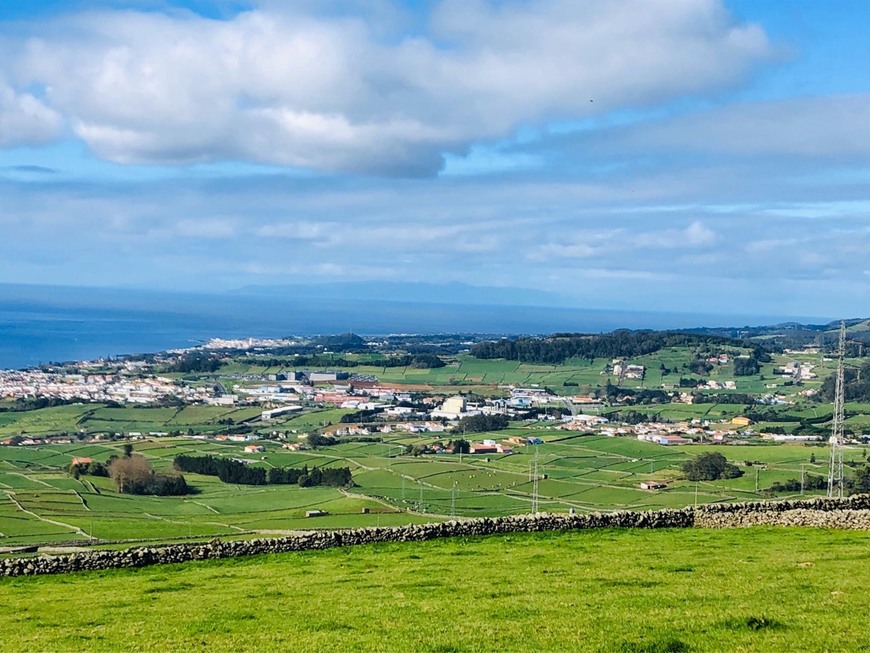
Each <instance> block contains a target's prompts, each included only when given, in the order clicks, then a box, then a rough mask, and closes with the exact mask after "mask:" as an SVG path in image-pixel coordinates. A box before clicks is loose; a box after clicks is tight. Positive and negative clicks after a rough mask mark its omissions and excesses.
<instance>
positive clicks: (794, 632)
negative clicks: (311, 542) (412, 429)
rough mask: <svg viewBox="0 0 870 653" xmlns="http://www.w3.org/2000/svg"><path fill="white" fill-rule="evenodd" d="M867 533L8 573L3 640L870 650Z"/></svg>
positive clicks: (597, 540)
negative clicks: (50, 573)
mask: <svg viewBox="0 0 870 653" xmlns="http://www.w3.org/2000/svg"><path fill="white" fill-rule="evenodd" d="M868 545H870V534H866V533H860V532H839V531H829V530H809V529H773V528H752V529H734V530H725V531H704V530H679V531H676V530H662V531H640V530H635V531H585V532H583V531H579V532H567V533H545V534H524V535H511V536H494V537H489V538H470V539H453V540H436V541H429V542H415V543H407V544H390V545H371V546H363V547H355V548H347V549H333V550H327V551H317V552H314V551H312V552H303V553H296V554H281V555H272V556H258V557H252V558H237V559H231V560H222V561H208V562H197V563H189V564H185V565H172V566H165V567H149V568H144V569H139V570H129V571H128V570H123V571H122V570H119V571H106V572H89V573H80V574H74V575H70V576H62V577H50V576H46V577H35V578H33V577H30V578H28V577H23V578H17V579H0V594H2V596H3V601H2V603H0V649H2V650H3V651H4V653H14V652H17V651H22V652H24V651H42V650H46V651H47V650H51V651H80V650H88V651H140V650H148V651H180V650H188V651H189V650H207V651H264V650H279V649H280V650H294V651H342V652H346V651H430V652H447V651H617V652H641V651H646V652H656V653H662V652H670V653H677V652H688V651H696V652H702V651H859V650H868V649H870V631H868V629H867V627H866V614H867V611H868V609H870V594H868V593H867V592H866V587H867V585H868V583H870V564H868V563H870V547H868Z"/></svg>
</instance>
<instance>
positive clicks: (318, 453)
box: [0, 427, 864, 546]
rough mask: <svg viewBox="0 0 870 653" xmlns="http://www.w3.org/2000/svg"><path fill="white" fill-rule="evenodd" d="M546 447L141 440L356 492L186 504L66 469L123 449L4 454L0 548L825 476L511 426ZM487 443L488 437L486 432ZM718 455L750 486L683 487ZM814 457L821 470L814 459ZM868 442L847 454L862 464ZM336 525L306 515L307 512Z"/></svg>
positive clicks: (739, 453) (201, 494) (783, 450)
mask: <svg viewBox="0 0 870 653" xmlns="http://www.w3.org/2000/svg"><path fill="white" fill-rule="evenodd" d="M510 432H512V433H525V434H527V435H538V436H540V437H542V438H543V439H544V444H541V445H538V446H528V447H517V448H516V450H515V453H513V454H510V455H489V456H480V455H476V456H475V455H465V456H458V455H450V454H444V455H438V456H421V457H413V456H408V455H399V454H400V452H402V451H403V449H404V445H406V444H409V443H420V442H428V441H432V438H425V437H420V436H410V435H408V436H398V437H397V436H386V440H385V441H384V442H381V443H375V442H345V443H342V444H338V445H335V446H329V447H322V448H319V449H317V450H309V451H296V452H292V451H287V450H286V449H283V448H281V446H280V444H279V443H276V442H268V441H265V442H263V441H261V442H262V444H264V446H265V447H266V451H265V452H263V453H258V454H249V453H245V452H244V444H243V443H228V442H227V443H221V442H214V441H201V440H193V439H190V438H186V437H175V438H153V439H149V440H144V441H139V442H137V443H135V451H136V452H137V453H140V454H142V455H144V456H146V457H147V458H148V459H149V460H150V461H151V462H152V465H153V466H154V467H155V469H166V468H169V467H171V465H172V460H173V459H174V457H175V456H176V455H179V454H182V453H185V454H195V455H203V454H212V455H217V456H225V457H230V458H235V459H241V460H246V461H248V462H249V464H252V465H255V466H262V467H265V468H269V467H273V466H274V467H302V466H303V465H307V466H308V467H309V468H313V467H318V466H324V467H327V466H342V467H344V466H348V467H350V468H351V470H352V472H353V479H354V483H355V486H354V487H353V488H350V489H348V490H340V489H336V488H326V487H316V488H300V487H297V486H282V485H279V486H240V485H227V484H224V483H222V482H220V481H219V480H218V479H216V478H214V477H208V476H199V475H196V474H186V475H185V476H186V478H187V481H188V483H189V484H191V485H192V486H194V487H195V488H196V490H197V494H194V495H191V496H187V497H145V496H130V495H122V494H119V493H117V492H116V491H115V488H114V486H113V484H112V482H111V481H110V480H109V479H107V478H100V477H92V476H82V477H81V478H80V479H78V480H77V479H74V478H73V477H72V476H70V474H69V473H68V468H69V464H70V461H71V460H72V458H73V457H74V456H87V457H91V458H93V459H94V460H106V459H107V458H108V457H109V456H110V455H113V454H115V455H118V454H120V453H121V444H120V443H105V444H85V445H44V446H32V447H0V533H2V536H0V546H17V545H24V544H33V543H47V542H69V541H82V540H91V539H98V540H113V541H115V540H155V541H158V540H159V541H163V540H172V539H178V538H210V537H216V536H220V537H239V536H246V535H249V534H252V533H270V534H271V533H281V532H284V531H291V530H298V529H308V528H335V527H354V526H365V525H371V526H373V525H378V524H380V525H391V524H404V523H414V522H424V521H432V520H437V519H445V518H449V517H451V516H454V515H455V516H460V517H462V516H475V517H477V516H499V515H506V514H516V513H525V512H530V511H531V510H532V502H533V492H534V489H533V486H534V483H533V480H532V475H533V469H534V465H535V460H536V459H537V464H538V473H539V476H540V480H539V484H538V485H539V487H538V497H539V509H540V510H541V511H550V512H567V511H569V510H571V509H573V510H575V511H577V512H583V511H599V510H616V509H629V508H630V509H635V510H637V509H640V510H643V509H654V508H662V507H679V506H685V505H689V504H692V503H695V502H701V503H702V502H710V501H739V500H746V499H752V498H759V497H761V496H763V495H762V494H760V493H759V492H756V484H757V487H758V488H759V489H764V488H766V487H768V486H770V484H771V483H773V482H774V481H780V482H782V481H786V480H788V479H792V478H800V476H801V473H802V471H804V472H806V473H816V474H820V475H822V474H824V473H825V471H826V468H827V449H825V448H822V447H814V446H801V445H768V446H728V447H721V446H719V447H714V446H712V445H709V446H705V445H695V446H692V447H683V448H673V447H670V448H669V447H662V446H659V445H655V444H651V443H647V442H640V441H637V440H633V439H626V438H607V437H602V436H589V435H578V434H570V433H565V432H560V431H548V430H546V429H544V428H542V427H537V428H535V427H529V428H526V429H522V428H514V429H511V431H510ZM478 437H479V438H483V437H486V435H485V434H481V435H480V436H478ZM713 450H715V451H721V452H723V453H725V454H726V456H727V457H728V458H729V459H730V460H731V461H732V462H735V463H737V464H741V465H742V464H743V462H744V461H751V462H754V464H753V465H752V466H751V467H744V470H745V472H746V473H745V475H744V476H743V477H741V478H737V479H731V480H723V481H711V482H700V483H692V482H688V481H680V480H675V479H676V478H677V477H678V476H679V472H678V469H679V466H680V465H681V464H682V462H684V461H685V460H686V459H687V458H688V457H689V456H693V455H697V454H698V453H700V452H701V451H713ZM811 456H814V457H815V460H816V462H815V463H810V459H811ZM863 456H864V451H863V450H862V449H861V448H859V447H853V448H851V449H849V450H847V459H850V458H851V459H855V460H860V459H862V457H863ZM645 480H660V481H665V482H667V483H668V485H669V487H668V489H667V490H664V491H647V490H642V489H640V487H639V483H640V482H641V481H645ZM315 509H316V510H322V511H325V512H328V513H329V514H328V515H327V516H323V517H318V518H316V519H313V518H306V517H305V513H306V511H308V510H315Z"/></svg>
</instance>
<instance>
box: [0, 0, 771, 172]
mask: <svg viewBox="0 0 870 653" xmlns="http://www.w3.org/2000/svg"><path fill="white" fill-rule="evenodd" d="M351 6H352V5H351ZM291 7H292V8H290V9H288V8H286V7H283V8H282V7H281V5H278V4H266V5H265V6H263V7H261V8H259V9H255V10H252V11H247V12H243V13H240V14H238V15H236V16H234V17H232V18H230V19H227V20H213V19H207V18H203V17H200V16H197V15H194V14H189V13H180V12H174V13H169V14H163V13H154V12H151V13H145V12H137V11H102V12H93V13H84V14H78V15H72V16H65V17H63V18H59V19H56V20H54V21H53V22H49V23H40V24H34V25H30V26H29V27H28V29H29V31H30V33H29V34H27V35H25V36H23V37H22V36H21V35H20V34H6V37H5V39H4V40H3V41H2V42H0V69H2V70H5V71H6V72H7V73H9V74H10V78H9V79H8V80H7V82H6V84H7V85H6V86H5V87H4V86H3V85H0V145H5V146H9V145H21V144H36V143H42V142H44V141H45V140H47V139H50V138H56V137H58V136H59V135H60V133H61V125H62V126H63V128H64V129H65V130H67V133H70V134H73V135H74V136H75V137H76V138H78V139H81V140H82V141H83V142H84V143H86V144H87V146H88V147H89V148H90V149H91V150H92V151H93V152H94V153H96V154H97V155H98V156H99V157H102V158H103V159H106V160H108V161H112V162H116V163H121V164H132V163H135V164H160V165H167V164H168V165H186V164H190V163H197V162H214V161H249V162H256V163H267V164H276V165H281V166H290V167H297V168H309V169H314V170H318V171H326V172H336V171H338V172H355V173H364V174H373V175H401V176H426V175H432V174H435V173H437V172H438V171H439V170H440V169H441V168H442V166H443V164H444V160H443V155H444V154H445V153H453V154H462V153H464V152H466V151H467V150H468V148H469V147H470V145H472V144H473V143H475V142H481V141H484V142H485V141H493V140H497V139H500V138H504V137H507V136H510V135H511V134H513V133H514V132H515V130H517V129H518V128H519V127H521V126H523V125H530V124H531V125H545V124H546V123H547V122H548V121H552V120H558V119H580V118H585V117H588V116H594V115H600V114H602V113H605V112H607V111H611V110H614V109H620V108H626V107H634V108H643V107H649V106H655V105H657V104H659V103H663V102H667V101H670V100H673V99H674V98H680V97H685V96H692V95H699V94H705V93H710V92H717V91H719V90H721V89H723V88H727V87H729V86H731V85H734V84H736V83H738V82H740V81H741V80H743V79H744V78H745V77H746V75H747V74H748V73H749V72H750V71H751V70H753V69H754V68H755V67H756V66H757V65H759V64H760V63H762V62H764V61H766V60H768V59H769V58H770V56H771V54H772V48H771V46H770V44H769V43H768V40H767V38H766V36H765V34H764V32H763V30H762V29H761V28H760V27H758V26H757V25H752V24H741V23H738V22H736V21H735V20H734V19H733V18H732V17H731V16H730V15H729V14H728V13H727V12H726V11H725V10H724V9H723V8H722V6H721V4H720V3H719V2H718V1H716V0H626V1H624V2H607V3H604V2H598V1H596V0H528V1H526V2H496V1H495V0H444V1H442V2H438V3H434V4H433V5H432V8H431V10H430V11H429V12H428V13H427V14H426V15H425V16H424V19H423V21H422V28H421V29H419V30H417V31H408V30H407V25H405V24H403V23H402V20H401V12H398V10H397V11H396V12H394V13H396V15H398V16H399V18H397V19H396V20H395V21H393V22H392V23H391V22H390V21H384V22H377V21H372V20H371V19H370V17H369V16H367V15H366V14H363V13H356V14H355V13H345V14H336V13H335V12H324V11H320V12H318V11H317V5H316V3H313V4H312V3H293V4H292V5H291ZM391 24H392V25H394V27H392V28H391V27H389V26H390V25H391ZM18 31H19V32H20V25H19V26H18ZM28 89H30V90H28Z"/></svg>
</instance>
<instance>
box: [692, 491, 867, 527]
mask: <svg viewBox="0 0 870 653" xmlns="http://www.w3.org/2000/svg"><path fill="white" fill-rule="evenodd" d="M695 526H699V527H701V528H734V527H743V526H815V527H820V528H848V529H857V530H870V495H867V494H862V495H856V496H853V497H848V498H845V499H827V498H818V499H808V500H805V501H753V502H751V503H718V504H709V505H704V506H698V507H697V508H695Z"/></svg>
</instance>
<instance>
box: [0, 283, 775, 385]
mask: <svg viewBox="0 0 870 653" xmlns="http://www.w3.org/2000/svg"><path fill="white" fill-rule="evenodd" d="M751 319H755V320H758V321H749V320H751ZM762 320H766V321H762ZM774 321H776V318H764V317H758V318H746V317H745V316H734V317H728V316H721V315H719V316H710V315H689V314H664V313H641V312H627V311H604V310H588V309H572V308H546V307H532V306H504V305H499V306H475V305H450V304H424V303H413V302H389V301H383V300H374V301H364V300H336V299H317V298H306V299H298V298H296V299H291V298H286V297H282V296H280V294H277V295H276V296H256V297H253V296H251V297H249V296H238V295H192V294H191V295H184V294H175V293H154V292H146V291H125V290H105V289H100V290H93V289H70V288H49V287H38V286H10V285H5V286H0V369H15V368H23V367H29V366H33V365H38V364H39V363H46V362H50V361H51V362H62V361H72V360H85V359H93V358H98V357H104V356H115V355H119V354H131V353H145V352H156V351H162V350H165V349H173V348H179V347H191V346H195V345H197V344H199V343H201V342H203V341H205V340H208V339H209V338H214V337H221V338H242V337H262V338H279V337H288V336H293V335H312V334H327V333H343V332H348V331H353V332H355V333H359V334H387V333H489V334H518V333H524V334H535V333H552V332H555V331H582V332H590V333H597V332H604V331H612V330H613V329H618V328H632V329H636V328H654V329H667V328H681V327H682V328H686V327H693V326H727V325H744V324H765V323H768V324H769V323H773V322H774Z"/></svg>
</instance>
